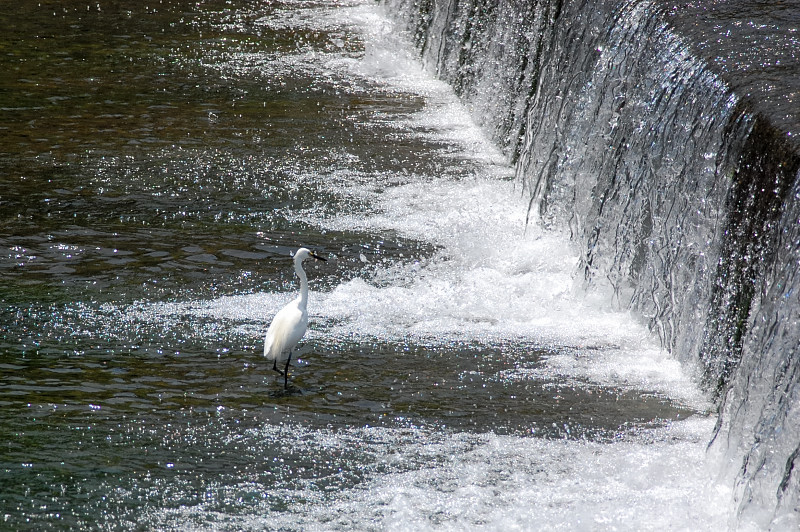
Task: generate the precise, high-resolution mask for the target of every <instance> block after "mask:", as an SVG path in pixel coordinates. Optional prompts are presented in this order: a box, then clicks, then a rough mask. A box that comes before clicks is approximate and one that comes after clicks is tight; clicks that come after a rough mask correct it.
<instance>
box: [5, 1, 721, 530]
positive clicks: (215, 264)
mask: <svg viewBox="0 0 800 532" xmlns="http://www.w3.org/2000/svg"><path fill="white" fill-rule="evenodd" d="M2 17H3V18H4V19H5V20H4V21H3V22H4V27H11V28H13V29H12V30H11V31H9V32H8V33H6V34H4V35H3V36H2V37H0V39H2V41H1V42H2V49H3V50H4V53H3V54H0V61H2V66H3V68H4V69H5V70H6V71H9V72H12V75H10V76H4V77H3V80H2V81H0V94H2V98H3V101H2V114H3V122H2V125H1V126H0V127H2V129H0V132H2V134H0V168H1V169H2V173H0V187H1V188H0V215H2V226H0V249H2V251H3V252H2V253H0V269H2V275H3V279H4V282H3V284H2V286H0V303H2V308H0V381H1V382H2V387H1V388H0V427H2V428H1V429H0V432H1V433H3V434H5V435H6V436H5V438H4V440H5V441H4V442H3V447H2V451H0V485H1V486H2V489H0V507H1V509H2V515H3V519H4V526H7V527H10V528H13V529H20V528H23V529H24V528H35V529H38V528H41V527H45V526H46V527H51V528H74V527H93V526H97V527H99V528H109V529H117V528H147V529H150V528H155V529H167V528H198V529H263V528H268V529H272V528H284V529H301V528H302V529H330V528H333V529H338V528H347V529H351V528H358V529H372V528H391V529H405V528H408V529H420V528H439V527H445V528H446V527H455V528H460V527H470V528H478V527H487V528H507V527H509V526H523V527H525V528H529V527H532V528H539V527H541V528H546V529H552V528H559V527H561V528H566V529H582V528H583V527H584V526H585V525H586V523H594V525H593V526H597V527H600V528H604V527H606V526H608V527H610V526H612V525H613V526H618V527H622V528H623V529H631V530H633V529H637V530H641V529H663V528H665V527H666V528H669V527H670V526H671V524H672V523H674V521H670V520H674V519H680V520H683V521H680V522H683V523H686V524H688V523H698V522H699V523H702V524H705V525H708V527H711V528H713V527H715V526H718V525H719V523H721V522H722V517H721V516H724V511H725V508H726V507H725V505H724V502H720V500H723V501H724V498H722V499H720V498H719V497H717V493H716V492H715V491H714V490H713V489H711V488H710V486H711V483H710V480H709V477H708V475H707V473H706V470H705V468H704V467H703V465H702V462H703V461H704V454H703V449H704V443H705V441H706V439H707V438H706V437H707V435H708V434H709V433H710V430H711V425H713V418H710V417H707V415H706V413H705V411H706V409H707V408H708V404H707V402H706V400H705V398H704V397H703V395H702V394H701V393H700V392H699V391H698V390H697V389H696V387H695V386H694V384H693V380H692V378H691V374H690V371H687V370H686V369H685V368H681V367H680V366H679V365H678V364H677V363H676V362H675V361H674V360H673V359H671V358H670V357H669V356H668V355H667V354H665V353H664V352H663V351H662V350H661V349H660V348H658V347H657V345H656V343H655V339H654V338H653V337H652V335H651V334H650V333H648V332H647V331H646V330H644V329H643V328H642V327H641V325H640V324H638V323H637V322H636V320H635V319H633V318H632V317H631V316H628V315H627V314H626V313H621V312H618V311H615V310H614V309H613V308H611V307H610V305H609V304H608V303H607V301H608V300H607V298H606V296H605V294H602V293H600V292H599V291H598V292H597V293H593V294H583V293H582V292H581V291H580V289H579V288H576V287H575V286H574V284H575V283H573V279H572V277H573V272H574V269H575V264H576V258H575V255H574V254H573V253H572V251H571V250H570V248H569V244H568V241H567V239H566V237H565V236H564V235H562V234H560V233H558V232H557V231H543V230H541V229H540V228H538V227H535V226H528V227H526V226H525V215H526V211H525V201H523V200H522V198H520V197H519V192H518V191H515V190H514V184H513V183H512V182H511V181H510V176H511V174H512V171H511V170H510V169H509V168H508V167H507V165H506V161H505V160H504V159H503V157H502V156H501V155H500V154H499V152H497V150H495V149H494V148H493V147H492V146H491V144H489V143H488V142H487V141H486V140H485V139H484V137H483V136H482V134H481V133H480V132H479V131H477V129H476V128H475V127H474V125H472V123H471V122H470V121H469V119H468V117H467V113H466V111H465V110H464V109H463V108H461V107H459V106H458V104H457V103H456V101H455V99H454V97H453V95H452V93H451V92H450V91H449V89H448V88H447V87H445V86H443V85H441V84H439V83H438V82H435V81H433V80H431V78H429V77H428V76H427V75H426V74H425V73H424V72H423V71H422V70H421V69H420V68H419V67H418V66H417V65H416V63H415V60H414V58H413V57H412V56H411V55H410V54H409V53H408V52H406V51H405V48H403V41H402V40H401V39H400V38H398V37H397V35H396V34H395V33H394V32H393V30H392V26H391V25H390V23H389V22H388V21H387V20H386V19H385V18H384V17H383V16H382V14H381V13H380V11H379V9H378V8H376V7H375V6H374V5H372V4H371V3H366V2H359V1H351V2H338V3H330V2H312V1H283V2H273V3H270V4H268V5H260V4H258V3H252V2H244V1H243V2H208V3H203V4H197V3H196V2H180V1H175V2H169V1H162V2H158V3H155V2H154V3H153V5H152V6H147V7H145V6H143V5H142V4H141V3H140V2H117V3H113V4H109V5H106V4H105V3H101V4H96V3H92V4H87V3H85V2H66V3H65V2H58V3H56V2H53V3H46V2H44V3H39V4H37V5H33V4H28V3H20V5H15V6H12V7H9V8H8V9H7V10H6V13H5V14H4V15H2ZM10 21H13V24H11V23H10ZM300 245H306V246H309V247H312V248H314V249H315V250H317V251H319V252H321V253H323V254H324V255H326V256H327V257H328V258H329V260H328V261H327V262H325V263H313V264H308V265H307V270H308V272H309V277H310V279H311V290H312V292H311V303H310V313H311V322H312V323H311V327H310V330H309V332H308V334H307V336H306V341H305V342H304V344H303V345H302V347H301V348H300V349H299V350H298V352H297V360H296V362H295V367H293V368H292V369H291V384H292V386H291V388H290V389H289V390H288V391H284V390H283V389H282V386H281V379H279V378H278V376H277V374H275V373H274V372H272V371H271V368H270V366H269V365H268V364H267V363H266V362H265V361H264V360H263V358H262V357H261V355H260V353H261V350H262V348H263V347H262V338H263V334H264V331H265V330H266V326H267V325H268V320H269V319H270V317H271V316H272V315H273V314H274V312H275V311H276V310H277V309H278V308H279V307H280V306H281V305H282V304H284V303H285V302H286V301H287V300H288V299H290V298H291V297H292V295H291V294H290V292H292V291H293V290H294V289H295V284H294V279H293V274H292V270H291V257H290V255H289V253H290V252H291V251H292V250H293V249H295V248H296V247H298V246H300ZM687 418H688V421H683V420H685V419H687ZM689 463H691V464H692V465H691V466H689V467H686V464H689ZM683 468H686V469H685V470H684V469H683ZM653 478H656V479H658V481H657V482H656V483H653V482H652V481H645V480H644V479H653ZM656 501H658V504H659V505H663V504H667V505H668V506H669V510H667V511H662V512H660V513H659V512H654V510H653V508H654V506H655V505H656V504H655V502H656ZM709 501H710V502H709ZM534 515H537V516H539V517H537V521H536V524H535V525H532V526H531V525H530V523H531V521H530V520H531V519H532V516H534ZM539 519H541V521H539ZM687 526H688V525H687ZM679 528H680V527H679Z"/></svg>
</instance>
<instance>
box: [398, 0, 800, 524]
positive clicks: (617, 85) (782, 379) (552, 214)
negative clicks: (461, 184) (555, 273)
mask: <svg viewBox="0 0 800 532" xmlns="http://www.w3.org/2000/svg"><path fill="white" fill-rule="evenodd" d="M385 4H386V6H387V9H388V11H389V12H390V14H391V15H392V16H394V17H395V18H396V19H397V20H398V21H399V23H400V24H401V25H402V27H404V28H405V30H406V31H407V32H408V34H409V36H410V37H411V38H412V39H413V41H414V43H415V45H416V46H417V48H418V50H419V52H420V55H421V58H422V61H423V63H424V64H425V66H426V68H428V69H429V70H431V71H433V72H435V73H436V75H437V76H439V77H440V78H441V79H443V80H445V81H446V82H448V83H449V84H450V85H451V86H452V87H453V88H454V90H455V91H456V93H457V94H458V95H459V97H460V98H461V99H462V101H463V102H464V103H465V104H466V105H467V106H468V107H469V109H470V110H471V111H472V113H473V115H474V118H475V120H476V121H477V122H478V123H479V124H480V125H481V126H482V127H483V128H484V129H485V130H486V131H487V132H488V133H489V134H490V136H491V137H492V139H493V140H494V141H495V142H496V143H497V144H498V145H499V146H500V147H501V149H503V150H504V153H505V154H506V156H507V157H508V158H509V160H510V161H512V162H513V163H515V164H516V174H517V175H516V178H517V181H518V183H519V185H520V187H521V189H522V190H523V192H524V193H525V194H526V195H527V197H528V198H529V199H530V216H531V217H538V218H539V219H540V220H541V222H542V223H543V224H545V225H558V226H564V225H568V226H569V228H570V230H571V235H572V238H573V241H574V243H575V245H576V246H577V247H578V248H579V250H580V254H581V264H580V275H582V276H583V279H584V280H585V283H586V284H587V285H588V286H591V285H594V284H599V283H602V284H604V285H607V286H610V287H611V288H612V292H613V296H614V299H615V302H616V304H618V305H620V306H621V307H623V308H630V309H632V310H634V311H636V312H637V313H638V314H639V315H641V316H642V318H643V319H644V320H646V321H647V323H648V324H649V325H650V327H651V328H652V329H653V330H654V331H655V332H656V333H657V334H658V335H659V337H660V338H661V340H662V342H663V345H664V346H665V347H666V348H667V349H669V350H670V351H671V352H672V353H673V355H674V356H675V357H677V358H678V359H679V360H681V361H682V362H684V363H686V364H689V365H693V366H696V367H698V368H699V370H700V373H701V380H702V384H703V386H704V387H706V388H707V390H708V392H709V394H710V395H712V396H713V397H714V398H715V399H716V401H717V403H718V405H719V410H720V416H719V422H718V425H717V430H716V433H715V435H714V439H713V441H712V442H711V449H712V450H713V451H714V452H715V453H717V454H718V455H719V457H720V460H721V462H720V463H721V464H722V468H723V471H722V473H723V478H727V479H728V480H727V481H729V482H732V483H734V484H735V486H736V489H735V494H736V504H737V507H738V515H737V516H736V519H738V520H739V522H741V523H753V524H755V525H756V526H758V527H760V528H761V527H768V526H772V527H774V528H776V529H783V528H784V527H787V528H788V527H789V526H792V525H793V524H794V526H796V525H797V523H798V521H800V514H799V512H800V508H799V506H800V467H798V468H795V465H798V466H800V461H799V459H798V456H800V386H798V381H799V380H800V362H799V361H800V347H799V346H800V301H798V298H800V274H799V273H798V269H799V268H800V201H798V200H799V199H800V180H798V179H797V177H798V170H799V169H800V152H799V151H798V146H797V145H796V143H793V141H792V133H793V132H792V131H791V127H794V126H793V125H792V124H793V123H792V122H791V120H787V119H786V117H787V116H788V117H789V119H791V116H790V115H788V114H786V113H784V114H780V116H778V114H779V111H780V110H782V109H783V108H784V107H787V106H786V105H784V106H783V107H781V105H777V104H776V105H769V103H768V98H769V97H770V96H771V95H770V94H767V96H765V97H763V98H762V97H761V96H759V94H757V91H755V90H754V89H753V87H760V86H763V85H765V84H764V83H761V80H759V79H758V74H759V71H758V69H757V68H756V69H753V70H754V71H755V76H754V73H753V71H751V72H749V73H748V78H747V80H745V81H746V82H745V81H743V80H742V79H743V78H742V79H740V78H737V76H739V75H741V76H744V74H737V70H736V68H733V67H731V65H730V61H729V62H727V63H726V62H725V61H723V60H721V59H720V57H723V56H721V55H720V56H714V53H716V52H715V50H713V49H710V48H709V45H708V42H707V41H708V39H707V40H706V41H702V42H701V40H700V38H699V37H698V36H697V35H694V34H692V32H691V31H689V30H686V28H691V27H692V26H691V21H689V23H687V21H686V19H684V20H683V21H681V19H680V16H678V15H680V14H681V13H683V14H684V16H688V15H685V12H681V11H680V9H683V8H680V9H679V8H678V7H676V6H670V5H668V3H667V2H656V1H647V0H608V1H603V2H589V1H587V0H572V1H570V0H535V1H521V0H516V1H515V0H385ZM686 9H689V8H686ZM676 13H677V15H676ZM706 23H707V24H709V23H708V22H706ZM795 24H796V23H795ZM785 30H786V27H785V26H784V30H781V31H785ZM794 31H795V32H796V29H795V30H794ZM790 33H791V32H790ZM787 35H788V34H787ZM706 37H707V36H704V37H703V38H706ZM790 38H792V39H795V38H794V37H791V36H790ZM734 41H735V39H734ZM709 42H710V41H709ZM720 42H722V41H720ZM742 42H747V39H742V40H740V42H739V44H738V45H737V44H736V42H734V45H737V46H739V47H740V48H742V50H740V51H741V52H742V54H744V53H745V51H744V49H743V46H744V45H743V44H741V43H742ZM791 42H795V41H791ZM795 44H796V42H795ZM720 46H723V45H720ZM789 48H792V47H789ZM787 49H788V48H787ZM793 49H797V47H796V46H794V47H793ZM733 52H736V50H733ZM733 52H731V50H727V51H726V53H728V54H729V55H728V57H733V56H732V55H731V54H732V53H733ZM757 52H758V51H756V52H754V53H757ZM720 53H721V52H720ZM787 57H788V59H787ZM723 59H724V57H723ZM780 60H783V61H784V65H786V63H787V62H788V63H789V67H788V68H790V69H791V67H792V65H794V67H797V65H798V64H800V59H798V58H797V56H796V55H795V54H794V53H793V52H792V53H789V54H788V55H786V56H785V57H781V58H780ZM791 60H794V63H791ZM779 62H780V61H779ZM720 65H721V66H720ZM784 68H787V67H785V66H784ZM794 73H795V74H796V73H797V70H796V68H795V70H794ZM765 98H766V99H765ZM765 101H767V103H766V104H765ZM788 101H789V104H791V101H792V100H791V99H789V100H788ZM783 102H784V103H786V100H783ZM788 107H794V106H791V105H790V106H788ZM770 109H772V110H773V111H774V113H773V114H772V115H771V114H770ZM787 124H788V125H787ZM787 128H789V129H790V130H789V131H787ZM795 138H796V137H795ZM796 462H797V464H796Z"/></svg>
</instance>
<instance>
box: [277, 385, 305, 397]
mask: <svg viewBox="0 0 800 532" xmlns="http://www.w3.org/2000/svg"><path fill="white" fill-rule="evenodd" d="M303 393H304V392H303V389H302V388H298V387H297V386H295V385H294V384H289V386H288V387H287V388H280V389H278V390H272V391H271V392H269V396H270V397H272V398H273V399H279V398H281V397H290V396H292V395H303Z"/></svg>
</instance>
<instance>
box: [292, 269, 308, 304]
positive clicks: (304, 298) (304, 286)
mask: <svg viewBox="0 0 800 532" xmlns="http://www.w3.org/2000/svg"><path fill="white" fill-rule="evenodd" d="M294 273H296V274H297V276H298V277H299V278H300V305H302V306H305V305H306V303H307V302H308V277H306V272H305V270H303V263H302V262H300V261H298V262H295V263H294Z"/></svg>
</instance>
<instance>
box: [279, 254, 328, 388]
mask: <svg viewBox="0 0 800 532" xmlns="http://www.w3.org/2000/svg"><path fill="white" fill-rule="evenodd" d="M309 258H314V259H318V260H321V261H324V260H325V259H324V258H322V257H320V256H319V255H317V254H316V253H314V252H313V251H311V250H310V249H307V248H300V249H298V250H297V252H295V254H294V273H295V274H297V277H299V278H300V295H299V296H298V297H297V298H296V299H295V300H293V301H292V302H291V303H289V304H288V305H286V306H285V307H283V308H282V309H281V310H280V311H278V313H277V314H275V317H274V318H273V319H272V323H271V324H270V326H269V329H267V336H266V337H265V338H264V356H265V357H267V358H268V359H270V360H273V364H272V369H274V370H275V371H277V372H278V373H280V374H281V375H283V387H284V389H288V388H289V361H290V360H291V359H292V351H293V350H294V348H295V346H296V345H297V342H299V341H300V339H301V338H302V337H303V335H304V334H305V333H306V328H307V327H308V310H307V308H306V307H307V306H308V278H307V277H306V272H305V271H304V270H303V261H304V260H306V259H309ZM285 355H288V356H286V365H285V366H284V368H283V371H281V370H280V368H278V363H279V362H280V363H281V364H282V363H283V357H284V356H285Z"/></svg>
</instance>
